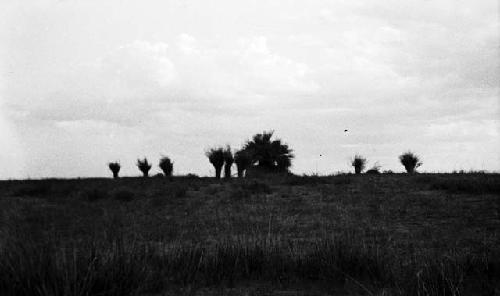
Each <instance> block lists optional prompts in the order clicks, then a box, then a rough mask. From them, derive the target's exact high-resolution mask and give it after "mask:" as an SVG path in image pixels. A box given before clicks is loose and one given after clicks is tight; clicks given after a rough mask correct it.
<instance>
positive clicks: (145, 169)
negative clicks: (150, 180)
mask: <svg viewBox="0 0 500 296" xmlns="http://www.w3.org/2000/svg"><path fill="white" fill-rule="evenodd" d="M137 167H138V168H139V170H140V171H141V172H142V174H143V176H144V177H147V176H148V173H149V170H150V169H151V167H152V165H151V164H150V163H149V162H148V159H147V158H145V157H144V159H138V160H137Z"/></svg>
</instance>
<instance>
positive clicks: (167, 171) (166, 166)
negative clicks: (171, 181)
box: [158, 156, 174, 177]
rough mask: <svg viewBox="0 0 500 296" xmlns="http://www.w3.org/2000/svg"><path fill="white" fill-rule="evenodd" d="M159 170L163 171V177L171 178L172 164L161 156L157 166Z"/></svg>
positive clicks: (167, 158)
mask: <svg viewBox="0 0 500 296" xmlns="http://www.w3.org/2000/svg"><path fill="white" fill-rule="evenodd" d="M158 166H159V167H160V169H161V170H162V171H163V174H164V175H165V177H171V176H172V173H173V171H174V163H173V162H172V161H171V160H170V158H169V157H167V156H162V158H160V163H159V164H158Z"/></svg>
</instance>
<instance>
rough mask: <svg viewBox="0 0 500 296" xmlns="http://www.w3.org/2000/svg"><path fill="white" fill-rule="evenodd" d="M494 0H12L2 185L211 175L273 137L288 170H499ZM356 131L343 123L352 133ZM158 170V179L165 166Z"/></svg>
mask: <svg viewBox="0 0 500 296" xmlns="http://www.w3.org/2000/svg"><path fill="white" fill-rule="evenodd" d="M498 5H499V4H498V1H496V0H481V1H461V0H436V1H430V0H408V1H401V0H387V1H368V0H367V1H347V0H346V1H340V0H338V1H332V0H328V1H326V0H325V1H318V0H308V1H298V0H295V1H292V0H287V1H284V0H270V1H257V0H217V1H216V0H197V1H194V0H166V1H165V0H162V1H155V0H149V1H130V0H105V1H104V0H58V1H52V0H25V1H16V0H2V1H0V179H23V178H45V177H66V178H72V177H106V176H110V175H111V173H110V172H109V170H108V168H107V163H108V162H110V161H120V163H121V165H122V171H121V175H126V176H135V175H140V172H139V170H138V169H137V167H136V166H135V162H136V160H137V158H139V157H140V158H142V157H147V158H148V159H149V160H150V161H152V162H153V163H154V164H157V162H158V159H159V158H160V157H161V156H162V155H166V156H169V157H170V158H171V159H172V160H173V162H174V173H175V174H187V173H195V174H198V175H201V176H205V175H210V174H212V173H213V168H212V167H211V165H210V163H209V162H208V160H207V158H206V157H205V155H204V151H205V150H206V149H207V148H209V147H213V146H218V145H226V144H229V145H231V147H233V148H234V149H237V148H240V147H241V146H242V144H244V142H245V141H246V140H248V139H249V138H251V136H252V135H253V134H256V133H260V132H262V131H264V130H274V131H275V136H276V137H278V138H280V139H282V140H283V141H284V142H286V143H287V144H289V146H290V147H291V148H292V149H293V150H294V154H295V156H296V157H295V159H294V161H293V167H292V172H294V173H297V174H304V173H306V174H311V173H318V174H331V173H334V172H338V171H350V170H352V167H351V166H350V163H349V162H350V159H351V158H352V157H353V156H354V155H355V154H361V155H363V156H365V157H366V158H367V159H368V167H371V166H372V165H374V164H378V165H380V166H381V169H382V170H393V171H395V172H400V171H403V170H404V168H403V166H402V165H401V164H400V163H399V160H398V155H400V154H401V153H403V152H405V151H408V150H411V151H413V152H414V153H416V154H417V155H419V156H420V158H421V159H422V161H423V165H422V167H421V168H420V170H421V171H426V172H446V171H452V170H461V169H464V170H488V171H500V154H499V153H498V151H500V150H499V147H500V46H499V45H500V44H499V43H500V15H499V13H500V8H499V6H498ZM346 129H347V130H348V131H347V132H345V130H346ZM158 171H159V169H158V167H157V166H155V167H154V168H153V169H152V173H153V174H154V173H156V172H158Z"/></svg>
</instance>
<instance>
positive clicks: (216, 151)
mask: <svg viewBox="0 0 500 296" xmlns="http://www.w3.org/2000/svg"><path fill="white" fill-rule="evenodd" d="M205 155H206V156H207V157H208V161H210V163H211V164H212V165H213V166H214V168H215V178H217V179H220V173H221V170H222V166H223V165H224V148H221V147H217V148H210V149H209V150H208V151H206V152H205Z"/></svg>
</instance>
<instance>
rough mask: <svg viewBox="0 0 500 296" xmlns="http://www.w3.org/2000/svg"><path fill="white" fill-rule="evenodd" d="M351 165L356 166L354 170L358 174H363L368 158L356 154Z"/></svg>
mask: <svg viewBox="0 0 500 296" xmlns="http://www.w3.org/2000/svg"><path fill="white" fill-rule="evenodd" d="M351 165H352V166H353V167H354V172H355V173H356V174H361V173H362V172H363V170H364V169H365V167H366V158H364V157H363V156H361V155H358V154H356V155H354V158H353V159H352V160H351Z"/></svg>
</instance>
